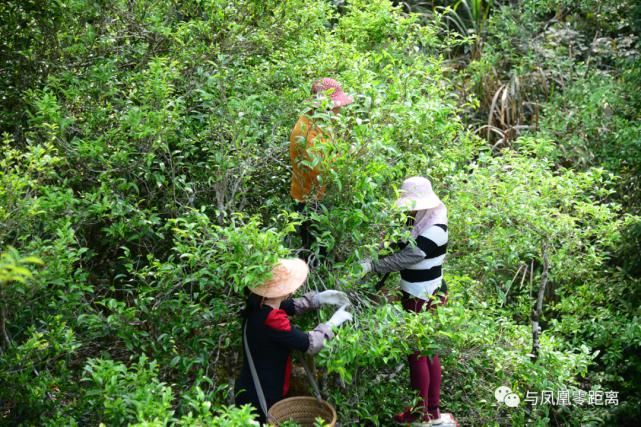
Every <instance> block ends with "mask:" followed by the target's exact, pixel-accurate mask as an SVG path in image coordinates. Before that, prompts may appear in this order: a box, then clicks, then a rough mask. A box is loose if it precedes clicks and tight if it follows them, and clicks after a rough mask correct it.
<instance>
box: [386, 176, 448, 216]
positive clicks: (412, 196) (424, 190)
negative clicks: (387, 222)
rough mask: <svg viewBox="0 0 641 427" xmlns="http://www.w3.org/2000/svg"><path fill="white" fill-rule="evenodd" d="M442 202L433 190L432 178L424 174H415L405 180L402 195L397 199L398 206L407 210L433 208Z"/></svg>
mask: <svg viewBox="0 0 641 427" xmlns="http://www.w3.org/2000/svg"><path fill="white" fill-rule="evenodd" d="M441 203H442V202H441V199H439V198H438V196H437V195H436V193H434V190H432V183H431V182H430V180H429V179H427V178H423V177H422V176H413V177H411V178H407V179H406V180H405V181H403V185H401V189H400V196H399V198H398V199H397V200H396V206H397V207H399V208H401V209H403V210H406V211H422V210H425V209H433V208H435V207H437V206H438V205H440V204H441Z"/></svg>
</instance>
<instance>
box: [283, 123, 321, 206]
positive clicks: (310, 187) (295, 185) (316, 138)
mask: <svg viewBox="0 0 641 427" xmlns="http://www.w3.org/2000/svg"><path fill="white" fill-rule="evenodd" d="M328 140H330V135H328V134H327V133H325V132H323V130H322V129H321V128H320V127H319V126H318V125H317V124H316V123H314V121H312V119H310V118H309V117H308V116H306V115H304V114H303V115H302V116H300V118H299V119H298V121H297V122H296V125H295V126H294V129H292V133H291V134H290V135H289V155H290V158H291V162H292V185H291V190H290V194H291V196H292V198H294V199H295V200H297V201H299V202H305V201H307V200H309V199H310V198H315V199H316V200H321V199H322V198H323V196H324V195H325V184H324V183H323V184H322V185H321V183H319V182H318V177H319V175H320V173H321V169H320V166H321V165H320V163H321V162H322V157H321V152H320V150H314V149H313V147H314V145H315V144H318V143H320V144H324V143H326V142H327V141H328ZM315 160H318V161H317V163H316V164H315V165H314V166H310V165H305V164H301V162H305V161H307V162H314V161H315Z"/></svg>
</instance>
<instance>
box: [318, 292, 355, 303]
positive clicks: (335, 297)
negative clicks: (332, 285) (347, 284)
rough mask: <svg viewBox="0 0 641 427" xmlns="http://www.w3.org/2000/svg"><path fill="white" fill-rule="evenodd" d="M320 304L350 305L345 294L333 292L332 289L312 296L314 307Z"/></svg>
mask: <svg viewBox="0 0 641 427" xmlns="http://www.w3.org/2000/svg"><path fill="white" fill-rule="evenodd" d="M321 304H332V305H339V306H340V305H343V306H345V305H350V304H351V303H350V301H349V298H348V297H347V294H346V293H345V292H341V291H335V290H333V289H330V290H327V291H323V292H319V293H317V294H316V295H314V305H316V306H319V305H321Z"/></svg>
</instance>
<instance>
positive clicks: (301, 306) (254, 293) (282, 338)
mask: <svg viewBox="0 0 641 427" xmlns="http://www.w3.org/2000/svg"><path fill="white" fill-rule="evenodd" d="M308 273H309V268H308V267H307V264H306V263H305V261H303V260H300V259H281V260H280V261H279V262H278V264H277V265H276V266H275V267H274V268H273V269H272V278H271V279H270V280H268V281H266V282H265V283H263V284H261V285H260V286H258V287H255V288H253V289H251V292H250V293H249V296H248V298H247V306H246V308H245V312H244V316H243V317H244V320H243V336H244V338H243V341H244V349H245V354H244V360H243V368H242V371H241V374H240V379H239V380H238V381H237V382H236V392H237V395H236V396H237V397H236V404H237V405H244V404H248V403H249V404H252V405H253V406H254V407H255V408H256V409H257V411H258V413H259V415H260V416H259V421H260V422H265V420H266V415H267V414H266V411H267V410H268V409H269V407H271V406H272V405H273V404H274V403H276V402H278V401H279V400H281V399H283V398H284V397H285V396H286V395H287V391H288V388H289V379H290V374H291V368H292V359H291V352H292V351H293V350H298V351H302V352H306V353H308V354H316V353H318V352H319V351H320V350H321V349H322V348H323V346H324V344H325V341H326V340H330V339H332V338H333V337H334V334H333V332H332V329H334V328H336V327H338V326H340V325H341V324H343V323H344V322H346V321H348V320H351V319H352V315H351V314H350V313H349V312H347V311H346V310H345V308H346V307H347V306H348V305H349V304H350V302H349V299H348V297H347V295H346V294H345V293H343V292H340V291H335V290H327V291H323V292H318V293H316V292H308V293H306V294H305V295H303V296H302V297H300V298H290V296H291V294H292V293H294V291H296V290H297V289H298V288H299V287H300V286H301V285H302V284H303V283H304V282H305V280H306V279H307V275H308ZM323 304H331V305H336V306H339V307H340V308H339V309H338V310H337V311H336V312H335V313H334V314H333V315H332V317H331V318H330V319H329V320H328V321H327V322H326V323H321V324H319V325H318V326H316V328H314V330H312V331H310V332H303V331H301V330H300V329H298V328H296V327H294V326H292V325H291V323H290V321H289V318H288V315H295V314H302V313H305V312H307V311H310V310H313V309H318V308H319V307H320V306H321V305H323ZM248 353H249V356H250V357H248ZM252 370H253V371H254V373H252ZM254 374H255V375H257V378H258V383H259V386H258V387H256V386H255V383H254V380H253V375H254ZM261 394H262V395H263V396H264V397H263V398H262V400H263V403H261ZM263 407H264V409H263Z"/></svg>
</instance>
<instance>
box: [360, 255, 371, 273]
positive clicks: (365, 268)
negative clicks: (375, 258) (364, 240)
mask: <svg viewBox="0 0 641 427" xmlns="http://www.w3.org/2000/svg"><path fill="white" fill-rule="evenodd" d="M358 265H359V266H360V267H361V269H362V273H361V275H362V276H365V275H366V274H368V273H370V272H371V271H372V260H371V259H369V258H365V259H364V260H363V261H361V262H359V263H358Z"/></svg>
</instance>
